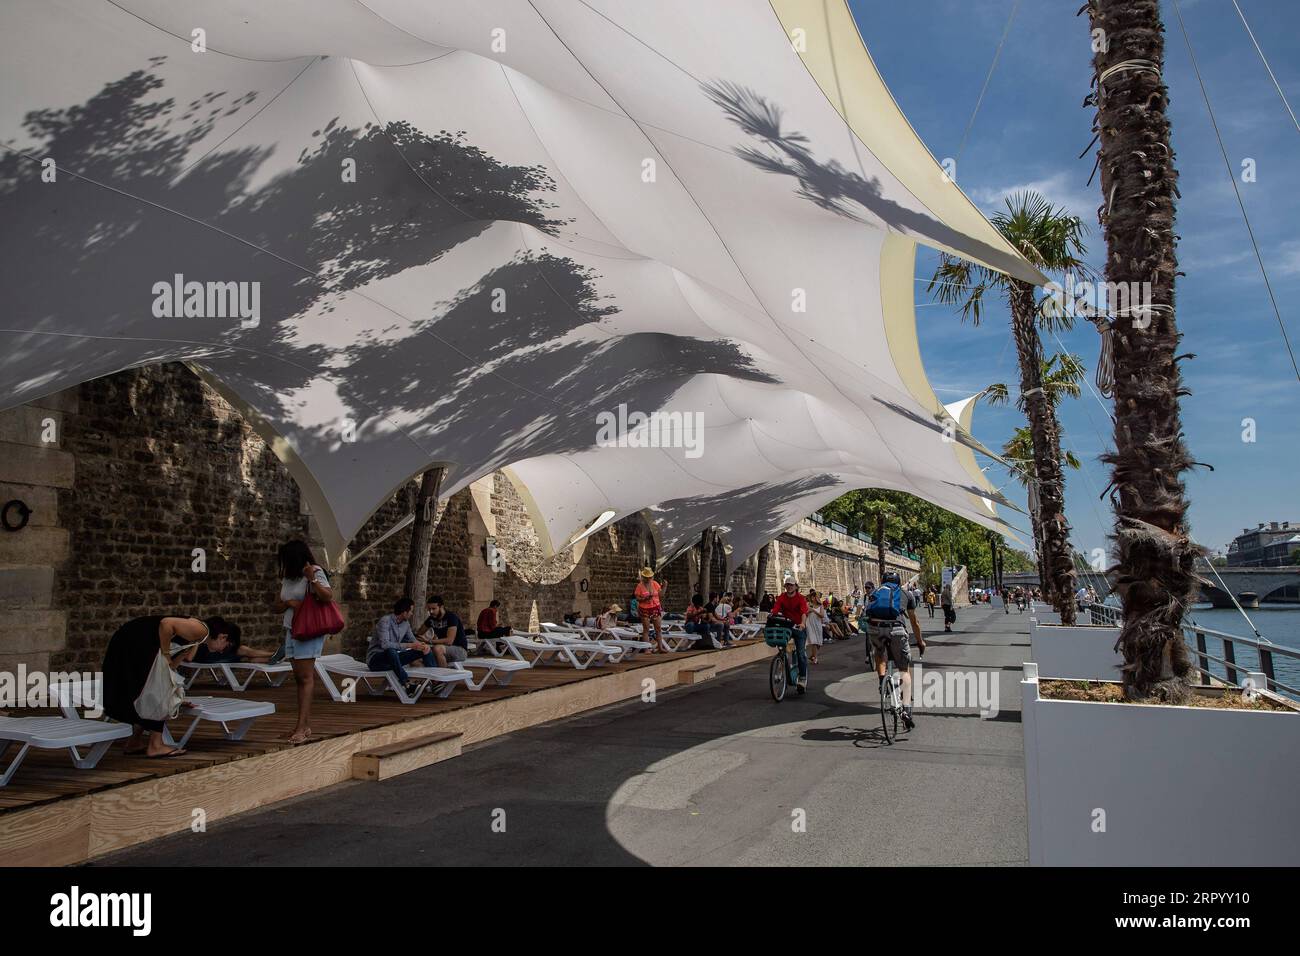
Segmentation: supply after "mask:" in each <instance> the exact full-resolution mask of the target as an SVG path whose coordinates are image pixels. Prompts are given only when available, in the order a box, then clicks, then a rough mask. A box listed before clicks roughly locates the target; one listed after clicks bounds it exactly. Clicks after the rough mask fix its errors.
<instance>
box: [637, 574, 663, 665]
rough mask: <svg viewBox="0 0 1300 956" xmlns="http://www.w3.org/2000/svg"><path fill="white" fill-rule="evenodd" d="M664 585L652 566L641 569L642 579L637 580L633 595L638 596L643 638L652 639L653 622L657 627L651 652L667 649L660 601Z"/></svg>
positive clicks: (655, 627)
mask: <svg viewBox="0 0 1300 956" xmlns="http://www.w3.org/2000/svg"><path fill="white" fill-rule="evenodd" d="M663 590H664V588H663V585H662V584H660V583H659V582H658V581H656V580H655V573H654V571H653V570H651V569H650V568H642V569H641V580H640V581H638V582H637V586H636V590H635V591H633V595H634V596H635V597H636V606H637V613H638V614H639V615H640V617H641V639H642V640H643V641H648V640H650V638H649V636H648V635H649V634H650V626H651V625H652V624H653V625H654V629H655V637H654V645H655V646H654V650H652V651H651V652H650V653H651V654H657V653H659V652H660V651H661V650H665V651H666V650H667V648H665V647H664V646H663V630H662V617H663V607H662V606H661V605H660V603H659V595H660V594H662V593H663Z"/></svg>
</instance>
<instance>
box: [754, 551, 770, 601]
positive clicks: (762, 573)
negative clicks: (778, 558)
mask: <svg viewBox="0 0 1300 956" xmlns="http://www.w3.org/2000/svg"><path fill="white" fill-rule="evenodd" d="M771 555H772V544H771V542H768V543H767V544H765V545H763V546H762V547H761V548H759V549H758V570H757V571H755V573H754V597H756V598H758V599H759V600H762V598H763V592H764V591H766V590H767V565H768V562H769V561H770V560H771Z"/></svg>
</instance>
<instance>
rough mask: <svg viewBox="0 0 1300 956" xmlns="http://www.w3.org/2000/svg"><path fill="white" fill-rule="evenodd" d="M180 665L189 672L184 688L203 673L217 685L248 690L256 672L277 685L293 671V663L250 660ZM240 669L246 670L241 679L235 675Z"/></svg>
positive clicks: (269, 682)
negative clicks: (265, 662) (257, 662)
mask: <svg viewBox="0 0 1300 956" xmlns="http://www.w3.org/2000/svg"><path fill="white" fill-rule="evenodd" d="M181 667H183V668H185V670H186V671H188V672H189V677H188V678H187V679H186V681H185V689H186V690H189V689H190V688H191V687H193V686H194V682H195V681H196V680H198V679H199V677H201V676H203V675H204V674H207V675H208V676H210V677H211V678H212V680H213V682H214V683H216V684H217V685H218V686H223V685H224V686H227V687H229V688H230V689H231V690H237V691H245V690H248V685H249V684H251V683H252V682H253V678H254V677H256V676H257V675H258V674H261V675H262V676H263V677H265V678H266V682H267V683H268V684H270V685H271V686H272V687H279V686H280V685H281V684H283V683H284V682H285V680H286V679H287V678H288V676H289V675H290V674H292V673H293V665H291V664H288V663H285V664H254V663H253V662H251V661H233V662H230V663H221V664H195V663H185V664H182V665H181ZM240 671H245V672H246V676H245V677H244V678H243V680H240V679H239V677H238V676H236V675H237V674H238V673H239V672H240Z"/></svg>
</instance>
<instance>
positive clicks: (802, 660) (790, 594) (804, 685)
mask: <svg viewBox="0 0 1300 956" xmlns="http://www.w3.org/2000/svg"><path fill="white" fill-rule="evenodd" d="M769 617H784V618H786V619H787V620H789V621H790V623H791V624H793V625H794V648H795V658H796V660H797V661H798V662H799V683H798V684H796V685H795V690H797V691H798V692H799V693H800V694H803V693H806V692H807V690H808V652H807V645H808V632H807V631H806V630H804V622H805V621H806V620H807V619H808V599H807V598H805V597H804V596H803V595H802V594H800V593H799V583H798V582H797V581H796V580H795V579H794V578H786V579H785V590H784V591H783V592H782V593H781V594H779V595H778V596H777V599H776V603H775V604H773V605H772V613H771V615H769Z"/></svg>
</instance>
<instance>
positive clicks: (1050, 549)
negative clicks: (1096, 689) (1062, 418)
mask: <svg viewBox="0 0 1300 956" xmlns="http://www.w3.org/2000/svg"><path fill="white" fill-rule="evenodd" d="M990 221H991V222H992V223H993V225H994V226H995V227H996V228H997V230H998V231H999V232H1001V233H1002V235H1003V236H1004V237H1005V238H1006V240H1007V241H1008V242H1009V243H1011V245H1013V246H1014V247H1015V248H1016V249H1017V250H1018V251H1019V252H1020V253H1021V254H1022V255H1023V256H1024V257H1025V258H1026V259H1028V260H1029V262H1031V263H1032V264H1033V265H1035V266H1036V267H1038V268H1039V269H1041V270H1043V271H1045V272H1053V273H1076V274H1081V275H1088V274H1089V270H1088V267H1087V265H1086V264H1085V263H1084V261H1083V256H1084V255H1085V254H1086V252H1087V249H1086V248H1085V247H1084V245H1083V234H1084V231H1085V228H1084V225H1083V223H1082V222H1081V221H1080V219H1079V217H1078V216H1071V215H1068V214H1066V212H1065V211H1064V210H1063V209H1059V208H1057V207H1055V206H1053V205H1052V204H1051V203H1050V202H1048V201H1047V200H1046V199H1045V198H1044V197H1042V196H1040V195H1039V194H1038V193H1035V192H1022V193H1016V194H1014V195H1012V196H1009V197H1007V199H1006V210H1005V211H999V212H996V213H994V214H993V216H992V218H991V220H990ZM929 289H930V291H932V292H934V294H935V298H936V299H938V301H940V302H944V303H947V304H949V305H959V306H961V315H962V319H963V321H964V320H966V319H968V318H969V319H970V320H971V321H972V322H973V323H975V324H979V321H980V319H981V317H982V306H983V302H984V294H985V293H986V292H988V291H989V290H990V289H993V290H996V291H998V292H1000V293H1002V296H1003V298H1004V299H1005V300H1006V302H1007V305H1008V306H1009V307H1010V312H1011V335H1012V338H1013V339H1014V341H1015V343H1016V357H1017V359H1018V361H1019V365H1020V400H1021V403H1022V404H1023V407H1024V410H1025V417H1026V418H1028V419H1029V427H1030V430H1031V432H1032V435H1033V444H1034V455H1033V458H1034V474H1035V475H1036V476H1037V480H1038V499H1039V518H1040V522H1041V527H1042V536H1043V549H1042V552H1041V557H1042V561H1043V565H1044V567H1043V581H1044V584H1045V585H1047V582H1049V581H1050V582H1051V583H1050V585H1047V586H1049V587H1050V588H1051V590H1052V592H1053V595H1054V597H1055V601H1054V603H1055V606H1056V608H1057V610H1058V611H1060V614H1061V623H1062V624H1073V623H1074V563H1073V562H1072V561H1071V559H1070V555H1071V549H1070V525H1069V522H1068V521H1066V518H1065V477H1064V475H1063V474H1062V472H1061V444H1060V429H1059V426H1058V425H1057V422H1056V412H1055V410H1054V409H1053V407H1052V403H1051V401H1050V400H1049V399H1048V396H1047V393H1046V392H1045V391H1044V390H1043V343H1042V340H1041V339H1040V338H1039V335H1038V328H1039V325H1040V324H1041V325H1042V326H1043V327H1045V328H1053V327H1055V326H1058V325H1059V326H1061V327H1069V326H1070V325H1071V324H1072V321H1073V320H1072V318H1071V315H1070V310H1069V309H1065V310H1053V311H1052V312H1051V313H1048V312H1046V311H1043V310H1040V309H1039V307H1038V303H1037V302H1036V301H1035V298H1034V287H1033V286H1032V285H1031V284H1030V283H1028V282H1026V281H1025V280H1023V279H1016V278H1014V277H1012V276H1009V275H1006V274H1005V273H1001V272H997V271H995V270H993V269H990V268H988V267H987V266H982V265H978V264H976V263H973V262H968V261H967V260H965V259H958V258H956V257H954V256H949V255H946V254H941V255H940V257H939V266H938V268H937V269H936V270H935V273H934V277H933V278H932V279H931V280H930V285H929Z"/></svg>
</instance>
